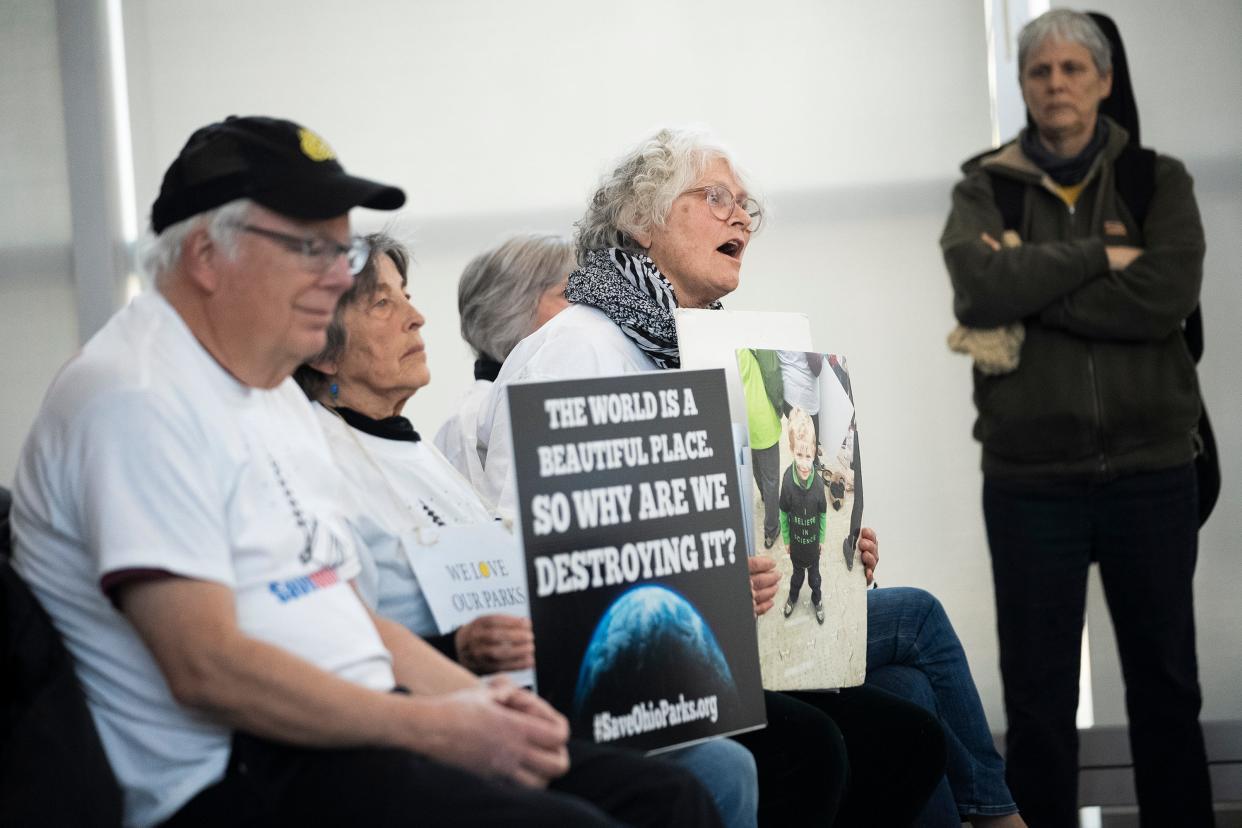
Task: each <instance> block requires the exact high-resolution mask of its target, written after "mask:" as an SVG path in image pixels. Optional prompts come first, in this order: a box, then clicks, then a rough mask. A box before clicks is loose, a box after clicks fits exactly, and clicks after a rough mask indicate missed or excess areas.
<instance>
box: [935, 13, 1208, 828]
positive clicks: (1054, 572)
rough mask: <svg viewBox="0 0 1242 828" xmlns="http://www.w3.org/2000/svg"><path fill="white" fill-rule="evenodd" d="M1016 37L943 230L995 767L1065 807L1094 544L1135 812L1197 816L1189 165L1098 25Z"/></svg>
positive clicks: (1073, 16)
mask: <svg viewBox="0 0 1242 828" xmlns="http://www.w3.org/2000/svg"><path fill="white" fill-rule="evenodd" d="M1097 21H1098V22H1099V23H1101V24H1103V26H1104V28H1105V29H1107V30H1108V31H1109V32H1111V33H1112V34H1113V36H1114V38H1113V39H1114V42H1113V43H1112V44H1111V45H1110V42H1109V37H1108V36H1107V35H1106V34H1105V31H1103V30H1102V29H1101V26H1100V25H1097ZM1018 55H1019V61H1018V62H1019V66H1018V75H1019V81H1020V83H1021V86H1022V96H1023V99H1024V100H1025V102H1026V107H1027V113H1028V121H1029V126H1028V127H1027V129H1025V130H1023V131H1022V133H1021V134H1020V135H1019V136H1018V138H1017V139H1016V140H1014V141H1011V142H1010V143H1008V144H1006V145H1004V146H1003V147H1001V148H1000V149H999V150H994V151H989V152H987V153H984V154H983V155H980V156H977V157H975V158H972V159H971V160H970V161H968V162H966V164H965V165H964V166H963V172H964V173H965V178H964V179H963V180H962V181H961V182H960V183H959V184H958V185H957V187H956V188H955V189H954V191H953V208H952V212H951V213H950V215H949V220H948V224H947V225H946V227H945V230H944V235H943V236H942V238H941V240H940V243H941V247H942V249H943V251H944V259H945V263H946V265H947V266H948V270H949V277H950V279H951V280H952V283H953V295H954V313H955V314H956V316H957V319H958V321H959V322H960V323H961V325H962V326H964V327H962V328H959V330H958V331H955V332H954V341H956V342H957V343H958V345H959V347H960V348H961V349H963V350H965V351H967V352H968V353H971V354H972V356H973V357H974V359H975V366H976V370H975V371H974V383H975V394H974V400H975V404H976V407H977V408H978V419H977V420H976V421H975V427H974V434H975V437H976V438H977V439H979V441H980V442H981V443H982V444H983V463H982V465H983V475H984V483H983V512H984V518H985V521H986V524H987V532H988V546H989V548H990V552H991V557H992V577H993V581H994V584H995V591H996V615H997V631H998V634H999V643H1000V663H1001V677H1002V679H1003V682H1004V688H1005V709H1006V713H1007V715H1008V720H1009V727H1008V731H1007V734H1006V739H1007V742H1008V751H1007V761H1008V764H1009V784H1010V786H1011V788H1012V790H1013V793H1014V796H1015V797H1016V798H1017V801H1018V804H1019V805H1021V806H1022V809H1023V811H1024V813H1025V814H1026V815H1027V816H1028V817H1029V818H1030V819H1031V822H1032V824H1037V825H1073V824H1076V819H1077V794H1078V761H1077V758H1078V757H1077V754H1078V731H1077V727H1076V725H1075V711H1076V708H1077V704H1078V673H1079V665H1080V653H1081V644H1082V634H1083V617H1084V612H1085V604H1086V593H1087V573H1088V570H1089V568H1090V566H1091V564H1092V562H1098V563H1099V567H1100V577H1101V581H1102V583H1103V585H1104V592H1105V595H1106V596H1107V598H1108V608H1109V612H1110V615H1111V616H1112V621H1113V626H1114V628H1115V629H1116V633H1117V643H1118V651H1119V654H1120V657H1121V666H1122V672H1123V674H1124V676H1125V682H1126V709H1127V713H1128V715H1129V719H1130V744H1131V748H1132V751H1133V754H1134V773H1135V782H1136V790H1137V793H1138V802H1139V810H1140V814H1141V818H1142V821H1143V824H1144V825H1209V824H1211V823H1212V806H1211V790H1210V785H1209V779H1208V770H1207V761H1206V755H1205V751H1204V744H1203V735H1202V732H1201V730H1200V727H1199V721H1198V716H1199V709H1200V706H1201V695H1200V690H1199V682H1198V665H1197V662H1196V657H1195V629H1194V609H1193V594H1192V581H1193V576H1194V569H1195V561H1196V557H1197V551H1198V546H1197V544H1198V528H1199V521H1200V514H1199V510H1198V496H1199V494H1198V485H1197V481H1196V471H1195V464H1194V457H1195V454H1196V445H1197V441H1198V437H1199V435H1198V433H1197V427H1198V422H1199V414H1200V400H1199V393H1198V382H1197V379H1196V377H1195V367H1194V363H1193V362H1192V361H1191V359H1190V357H1189V355H1188V353H1187V343H1186V341H1185V339H1184V338H1183V334H1182V330H1181V327H1182V320H1184V319H1186V318H1187V316H1189V315H1191V314H1192V312H1193V311H1194V310H1195V308H1196V305H1197V302H1198V297H1199V285H1200V282H1201V279H1202V273H1203V255H1204V239H1203V228H1202V226H1201V225H1200V221H1199V211H1198V207H1197V206H1196V204H1195V197H1194V192H1193V188H1192V185H1191V179H1190V176H1189V175H1188V174H1187V172H1186V169H1185V167H1183V166H1182V164H1181V162H1179V161H1177V160H1175V159H1173V158H1169V157H1167V156H1163V155H1157V154H1156V153H1155V152H1153V151H1151V150H1147V149H1143V148H1142V147H1141V145H1140V143H1139V140H1138V117H1137V113H1136V111H1135V109H1134V105H1133V98H1132V95H1131V92H1130V89H1129V87H1128V84H1127V83H1125V82H1124V81H1126V80H1128V73H1127V72H1126V71H1125V70H1126V66H1125V55H1124V51H1122V50H1121V43H1120V38H1119V37H1117V36H1116V28H1115V26H1113V24H1112V21H1110V20H1108V19H1107V18H1104V17H1103V16H1096V15H1087V14H1082V13H1080V12H1076V11H1072V10H1070V9H1055V10H1053V11H1050V12H1048V13H1046V14H1043V15H1041V16H1040V17H1038V18H1036V19H1034V20H1032V21H1031V22H1030V23H1028V24H1027V26H1026V27H1025V28H1024V29H1023V30H1022V33H1021V35H1020V37H1019V53H1018ZM1104 109H1107V110H1108V111H1109V112H1110V113H1111V114H1112V115H1113V116H1115V117H1109V116H1108V115H1106V114H1103V112H1102V110H1104ZM1115 118H1117V119H1120V120H1121V121H1123V122H1119V120H1116V119H1115ZM989 343H990V344H989ZM997 345H999V347H993V346H997Z"/></svg>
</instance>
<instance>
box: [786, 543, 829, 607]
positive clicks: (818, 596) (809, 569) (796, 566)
mask: <svg viewBox="0 0 1242 828" xmlns="http://www.w3.org/2000/svg"><path fill="white" fill-rule="evenodd" d="M804 579H805V580H806V582H807V583H809V584H810V585H811V603H812V604H814V605H815V606H817V607H818V606H819V604H820V602H821V601H823V600H824V595H823V592H822V590H821V587H822V586H823V583H824V578H823V576H822V575H820V574H819V553H818V552H816V553H815V561H814V563H811V564H808V565H806V566H803V565H802V564H801V563H799V561H798V558H797V557H794V558H793V575H791V576H789V603H791V604H796V603H798V593H800V592H802V581H803V580H804Z"/></svg>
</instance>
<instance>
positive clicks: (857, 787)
mask: <svg viewBox="0 0 1242 828" xmlns="http://www.w3.org/2000/svg"><path fill="white" fill-rule="evenodd" d="M787 695H789V696H791V697H792V698H795V699H797V700H798V701H801V702H804V703H806V704H808V705H810V706H812V707H815V708H816V709H817V710H819V711H820V712H821V713H824V714H827V716H828V718H830V719H831V720H832V721H833V723H834V724H836V726H837V728H838V729H839V730H840V731H841V737H842V738H843V739H844V740H845V748H846V752H847V754H848V755H849V763H850V783H849V788H848V790H847V792H846V796H845V800H844V801H843V802H842V803H841V808H840V810H839V811H838V812H837V819H836V822H833V823H831V824H832V825H834V826H836V827H837V828H855V827H856V826H875V828H895V826H904V825H910V824H912V823H913V822H914V820H915V818H916V817H917V816H918V814H919V812H920V811H921V810H922V809H923V805H924V803H925V802H927V800H928V798H929V797H930V796H931V794H932V791H933V790H935V788H936V785H937V784H939V782H940V778H941V777H942V776H943V775H944V769H945V741H944V731H943V730H941V728H940V725H939V723H938V722H937V721H936V717H935V715H933V714H932V713H929V712H927V711H926V710H924V709H922V708H921V707H919V706H917V705H914V704H911V703H909V702H907V701H903V700H902V699H899V698H897V697H896V696H894V695H892V694H890V693H886V692H885V691H883V690H879V689H877V688H874V687H866V686H861V687H847V688H845V689H844V690H841V691H840V692H839V693H830V692H829V693H815V692H797V693H788V694H787ZM799 739H800V741H804V742H805V741H806V737H805V736H801V737H799ZM809 748H810V752H809V754H808V757H814V756H815V754H816V752H817V750H816V746H814V745H809ZM809 760H810V761H813V759H809ZM759 801H760V812H762V810H763V794H762V793H760V797H759ZM797 824H800V825H820V824H825V823H817V822H811V821H809V820H801V821H799V822H798V823H797Z"/></svg>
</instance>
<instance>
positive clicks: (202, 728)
mask: <svg viewBox="0 0 1242 828" xmlns="http://www.w3.org/2000/svg"><path fill="white" fill-rule="evenodd" d="M338 484H339V479H338V477H337V475H336V473H335V472H334V470H333V468H332V465H331V458H330V455H329V454H328V449H327V445H326V444H325V442H324V439H323V434H322V432H321V431H320V428H319V425H318V423H317V422H316V421H315V417H314V415H313V413H312V411H311V408H310V405H309V404H308V403H307V401H306V398H305V397H304V396H303V395H302V394H301V392H300V391H299V390H298V388H297V386H296V385H294V384H293V381H292V380H286V381H285V382H284V383H283V384H282V385H280V386H279V387H277V388H275V389H273V390H270V391H266V390H258V389H254V388H249V387H246V386H244V385H242V384H240V383H239V382H237V381H236V380H235V379H233V377H232V376H230V375H229V374H228V373H226V372H225V371H224V370H223V369H222V368H221V367H220V366H219V364H218V363H216V361H215V360H214V359H213V358H212V357H211V356H210V355H209V354H208V353H207V352H206V351H205V350H204V349H203V348H202V346H201V345H200V344H199V343H198V341H197V340H196V339H195V338H194V336H193V335H192V334H191V332H190V331H189V329H188V328H187V327H186V326H185V323H184V322H183V321H182V319H181V317H180V316H179V315H178V314H177V313H176V311H174V310H173V308H172V307H171V306H170V305H169V304H168V303H167V302H166V301H165V300H164V298H163V297H162V296H160V295H159V294H148V295H144V296H141V297H139V298H138V299H136V300H134V302H133V303H131V304H130V305H129V306H128V307H126V308H125V309H123V310H121V311H120V312H119V313H117V314H116V315H115V316H114V317H113V318H112V319H111V320H110V321H109V322H108V324H107V325H106V326H105V327H104V328H103V329H102V330H101V331H100V332H99V333H97V334H96V335H95V336H94V337H93V338H92V339H91V341H90V342H88V343H87V344H86V346H85V347H84V348H83V350H82V352H81V353H79V354H78V355H77V356H76V357H74V358H73V359H72V360H70V362H69V363H68V364H67V365H66V366H65V368H64V369H63V370H62V371H61V372H60V374H59V375H58V376H57V378H56V380H55V381H54V382H53V384H52V387H51V389H50V390H49V391H48V395H47V397H46V399H45V400H44V404H43V409H42V410H41V412H40V414H39V418H38V420H37V421H36V423H35V426H34V428H33V430H32V431H31V434H30V436H29V437H28V438H27V440H26V444H25V446H24V448H23V450H22V455H21V459H20V461H19V465H18V469H17V476H16V482H15V484H14V503H13V527H14V536H15V551H14V564H15V567H16V568H17V570H18V571H19V572H20V573H21V575H22V576H23V577H24V578H25V579H26V581H27V582H28V583H29V584H30V586H31V588H32V589H33V591H34V592H35V594H36V595H37V596H38V598H39V600H40V601H41V602H42V603H43V605H44V607H46V608H47V610H48V612H49V614H50V615H51V616H52V620H53V622H54V623H55V625H56V627H57V629H58V630H59V631H60V633H61V634H62V635H63V636H64V638H65V643H66V644H67V645H68V648H69V651H70V652H71V653H72V654H73V657H74V662H75V665H76V668H77V673H78V677H79V679H80V680H81V682H82V685H83V689H84V690H85V693H86V698H87V702H88V704H89V706H90V710H91V713H92V715H93V717H94V720H95V724H96V726H97V728H98V730H99V735H100V737H101V739H102V741H103V745H104V748H105V750H106V751H107V754H108V759H109V761H110V762H111V764H112V769H113V771H114V772H115V773H116V776H117V780H118V781H119V782H120V784H121V788H122V790H123V793H124V803H125V824H126V825H128V826H144V825H151V824H154V823H157V822H160V821H161V820H163V819H166V818H167V817H169V816H170V815H172V814H173V813H174V812H176V811H177V809H179V808H180V807H181V806H182V805H183V804H185V803H186V802H187V801H188V800H189V799H190V798H191V797H193V796H194V795H195V794H196V793H197V792H198V791H199V790H201V789H202V788H204V787H206V786H208V785H210V784H212V783H214V782H216V781H218V780H219V779H220V778H222V776H223V774H224V771H225V766H226V763H227V759H228V753H229V739H230V736H231V734H230V731H229V730H228V728H226V727H224V726H223V725H222V724H220V723H219V722H217V721H215V720H213V719H212V718H210V717H209V716H207V715H205V714H203V713H200V712H197V711H194V710H190V709H187V708H184V707H182V706H181V705H179V704H178V703H177V702H176V700H175V699H174V698H173V696H172V694H171V692H170V691H169V689H168V686H167V684H166V682H165V681H164V677H163V675H162V673H161V672H160V670H159V668H158V666H157V665H156V663H155V660H154V658H153V657H152V655H151V653H150V651H149V650H148V649H147V648H146V646H145V645H144V644H143V642H142V640H141V639H140V638H139V637H138V635H137V633H136V632H135V630H134V628H133V627H132V626H131V625H130V623H129V621H128V620H127V619H126V618H125V617H124V616H123V615H121V613H120V612H118V611H117V609H116V608H115V607H114V606H113V604H112V603H111V602H110V600H109V597H108V595H107V594H106V593H105V590H106V589H109V588H112V587H115V585H116V583H117V581H123V580H125V579H127V578H130V577H135V576H141V575H142V574H144V573H145V574H148V575H149V574H152V573H171V574H173V575H177V576H182V577H186V578H193V579H200V580H205V581H213V582H216V583H220V584H224V585H225V586H227V587H229V588H230V589H232V590H233V592H234V594H235V596H236V608H237V623H238V626H239V628H240V629H241V631H242V632H243V633H245V634H247V635H249V636H252V637H253V638H256V639H260V640H263V641H267V642H270V643H272V644H275V645H277V646H280V647H282V648H284V649H286V650H288V651H290V652H292V653H293V654H295V655H297V656H300V657H301V658H304V659H306V660H307V661H310V662H311V663H313V664H315V665H317V666H319V667H320V668H322V669H324V670H327V671H330V672H333V673H335V674H337V675H339V676H341V677H343V678H345V679H348V680H351V681H354V682H356V683H358V684H360V685H363V686H365V687H370V688H373V689H375V690H380V691H387V690H390V689H391V688H392V687H393V685H394V683H395V682H394V678H393V673H392V664H391V656H390V655H389V653H388V652H387V650H385V649H384V646H383V644H382V642H381V641H380V638H379V634H378V632H377V631H376V629H375V627H374V625H373V624H372V623H371V621H370V618H369V616H368V615H367V612H366V609H365V607H364V606H363V604H362V602H361V601H359V600H358V597H357V595H356V594H355V593H354V591H353V590H352V589H351V588H350V586H349V579H351V578H352V577H354V575H355V574H356V573H357V572H358V561H357V557H356V551H355V546H354V544H355V541H354V539H353V536H352V534H351V533H350V529H349V527H348V526H347V524H346V523H345V521H344V519H343V517H342V516H341V515H340V513H339V510H338V507H337V505H336V502H337V499H338V498H339V497H340V491H339V489H338Z"/></svg>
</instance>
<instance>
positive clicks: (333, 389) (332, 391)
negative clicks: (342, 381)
mask: <svg viewBox="0 0 1242 828" xmlns="http://www.w3.org/2000/svg"><path fill="white" fill-rule="evenodd" d="M340 391H341V387H340V386H339V385H337V384H336V383H335V382H334V383H332V384H331V385H329V386H328V395H329V396H331V397H332V402H333V403H334V404H335V403H338V402H340V399H339V397H338V395H339V394H340Z"/></svg>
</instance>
